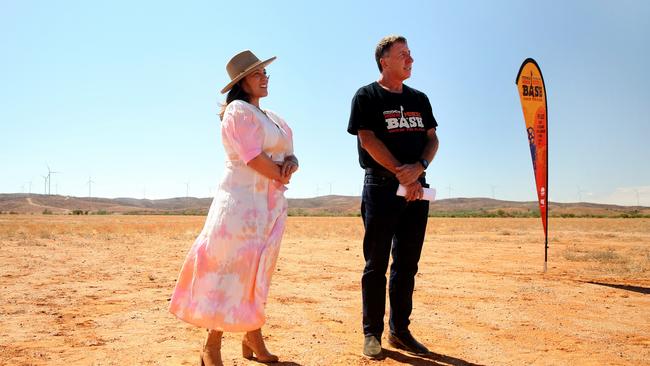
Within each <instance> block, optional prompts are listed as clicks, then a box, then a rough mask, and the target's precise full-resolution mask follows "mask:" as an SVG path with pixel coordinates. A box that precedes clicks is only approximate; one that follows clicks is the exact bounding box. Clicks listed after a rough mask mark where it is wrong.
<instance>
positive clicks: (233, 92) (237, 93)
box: [219, 81, 251, 120]
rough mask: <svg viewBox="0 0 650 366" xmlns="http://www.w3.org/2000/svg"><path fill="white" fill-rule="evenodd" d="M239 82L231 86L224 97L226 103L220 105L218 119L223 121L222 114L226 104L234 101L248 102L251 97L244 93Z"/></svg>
mask: <svg viewBox="0 0 650 366" xmlns="http://www.w3.org/2000/svg"><path fill="white" fill-rule="evenodd" d="M241 83H242V82H241V81H239V82H238V83H237V84H235V85H233V86H232V89H230V91H228V95H226V102H225V103H221V110H220V111H219V119H221V120H223V114H224V113H225V112H226V107H228V104H230V103H232V102H233V101H235V100H243V101H244V102H247V103H248V102H250V101H251V97H250V95H248V93H246V91H244V88H242V86H241Z"/></svg>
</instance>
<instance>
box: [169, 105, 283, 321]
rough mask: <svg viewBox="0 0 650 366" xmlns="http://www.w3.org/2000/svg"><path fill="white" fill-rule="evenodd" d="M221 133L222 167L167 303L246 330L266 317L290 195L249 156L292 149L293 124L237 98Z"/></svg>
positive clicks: (196, 317) (188, 314) (197, 317)
mask: <svg viewBox="0 0 650 366" xmlns="http://www.w3.org/2000/svg"><path fill="white" fill-rule="evenodd" d="M221 136H222V141H223V146H224V148H225V151H226V164H225V165H226V166H225V174H224V177H223V180H222V181H221V184H220V185H219V188H218V190H217V193H216V195H215V197H214V200H213V201H212V205H211V206H210V211H209V213H208V217H207V219H206V222H205V226H204V227H203V230H202V231H201V234H200V235H199V236H198V238H197V239H196V241H195V242H194V244H193V245H192V247H191V248H190V251H189V253H188V254H187V257H186V259H185V262H184V263H183V267H182V268H181V272H180V275H179V277H178V282H177V283H176V288H175V289H174V292H173V294H172V298H171V303H170V306H169V310H170V311H171V312H172V313H173V314H174V315H176V316H177V317H178V318H180V319H181V320H183V321H186V322H188V323H190V324H194V325H196V326H200V327H203V328H208V329H215V330H222V331H232V332H238V331H250V330H255V329H258V328H260V327H261V326H262V325H263V324H264V321H265V316H264V305H265V302H266V298H267V295H268V291H269V286H270V282H271V276H272V274H273V271H274V268H275V263H276V260H277V258H278V253H279V250H280V240H281V239H282V234H283V232H284V224H285V220H286V217H287V201H286V199H285V198H284V191H285V190H286V188H285V187H284V186H283V185H282V184H280V183H279V182H278V181H275V180H271V179H268V178H266V177H265V176H263V175H262V174H260V173H258V172H257V171H255V170H253V169H252V168H249V167H248V166H247V165H246V163H247V162H248V161H250V160H251V159H253V158H254V157H256V156H257V155H259V154H260V153H262V152H263V153H265V154H266V155H267V156H269V157H270V158H271V159H272V160H273V161H277V162H282V161H283V160H284V157H285V156H287V155H292V154H293V143H292V132H291V129H290V128H289V126H288V125H287V124H286V122H285V121H284V120H283V119H282V118H280V117H279V116H277V115H276V114H274V113H272V112H270V111H267V112H266V114H264V113H262V112H261V111H260V110H259V109H257V107H255V106H253V105H251V104H248V103H246V102H243V101H239V100H236V101H233V102H232V103H230V104H229V105H228V107H227V108H226V111H225V113H224V117H223V121H222V123H221Z"/></svg>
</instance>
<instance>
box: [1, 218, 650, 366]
mask: <svg viewBox="0 0 650 366" xmlns="http://www.w3.org/2000/svg"><path fill="white" fill-rule="evenodd" d="M203 220H204V217H200V216H56V215H55V216H49V215H48V216H40V215H34V216H25V215H3V216H0V289H1V290H0V291H1V292H0V294H1V297H0V299H1V301H0V364H1V365H193V364H196V361H197V358H198V350H199V347H200V343H201V341H202V340H203V338H204V336H205V331H204V330H201V329H197V328H193V327H191V326H188V325H186V324H184V323H182V322H181V321H178V320H177V319H175V318H174V317H173V316H172V315H171V314H169V313H168V312H167V309H166V308H167V302H168V299H169V296H170V293H171V290H172V288H173V286H174V283H175V279H176V275H177V271H178V270H179V269H180V265H181V263H182V260H183V258H184V256H185V254H186V251H187V249H188V248H189V246H190V245H191V243H192V241H193V240H194V237H195V236H196V235H197V234H198V232H199V231H200V229H201V227H202V225H203ZM549 231H550V237H551V239H550V243H549V245H550V250H549V270H548V273H546V274H543V273H542V271H541V270H542V265H543V235H542V229H541V223H540V221H539V219H450V218H432V219H430V220H429V228H428V235H427V239H426V243H425V248H424V252H423V255H422V260H421V262H420V273H419V274H418V276H417V283H416V292H415V298H414V304H415V308H414V311H413V315H412V317H411V319H412V325H411V330H412V331H413V333H414V334H415V335H416V336H418V337H419V338H420V340H421V341H423V343H425V344H426V345H428V346H429V347H430V348H431V349H432V351H434V352H435V354H434V355H433V356H432V357H430V358H418V357H414V356H409V355H407V354H404V353H400V352H398V351H395V350H393V349H390V348H387V356H388V357H387V358H386V359H385V360H383V361H369V360H366V359H364V358H362V357H361V356H360V351H361V345H362V333H361V330H360V323H361V310H360V309H361V305H360V302H361V295H360V283H359V282H360V273H361V270H362V267H363V258H362V256H361V242H360V238H361V236H362V225H361V219H360V218H356V217H351V218H342V217H340V218H336V217H332V218H317V217H305V218H303V217H291V218H289V221H288V226H287V230H286V234H285V240H284V242H283V247H282V251H281V253H280V258H279V260H278V268H277V272H276V274H275V277H274V280H273V285H272V287H271V294H270V297H269V303H268V306H267V313H268V321H267V324H266V326H265V328H264V331H265V334H266V338H267V345H268V346H269V348H270V349H271V351H273V352H274V353H276V354H278V355H279V356H280V360H281V361H282V362H281V363H280V365H398V364H410V365H474V364H479V365H527V364H536V365H574V364H584V365H641V364H646V365H649V364H650V316H649V314H650V219H552V220H551V221H550V225H549ZM240 337H241V334H227V335H226V337H225V339H224V347H223V352H224V362H225V364H226V365H257V363H255V362H252V361H247V360H245V359H243V358H241V355H240V351H239V348H238V344H239V343H238V341H239V339H240ZM384 343H385V339H384Z"/></svg>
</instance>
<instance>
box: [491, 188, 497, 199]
mask: <svg viewBox="0 0 650 366" xmlns="http://www.w3.org/2000/svg"><path fill="white" fill-rule="evenodd" d="M496 187H497V186H495V185H491V186H490V188H492V199H494V189H495V188H496Z"/></svg>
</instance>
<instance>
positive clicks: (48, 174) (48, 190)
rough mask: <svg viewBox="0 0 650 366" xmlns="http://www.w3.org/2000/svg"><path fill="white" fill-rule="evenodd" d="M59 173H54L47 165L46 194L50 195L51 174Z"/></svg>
mask: <svg viewBox="0 0 650 366" xmlns="http://www.w3.org/2000/svg"><path fill="white" fill-rule="evenodd" d="M45 165H47V164H45ZM59 173H61V172H55V171H53V170H51V169H50V166H49V165H47V194H52V174H59Z"/></svg>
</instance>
